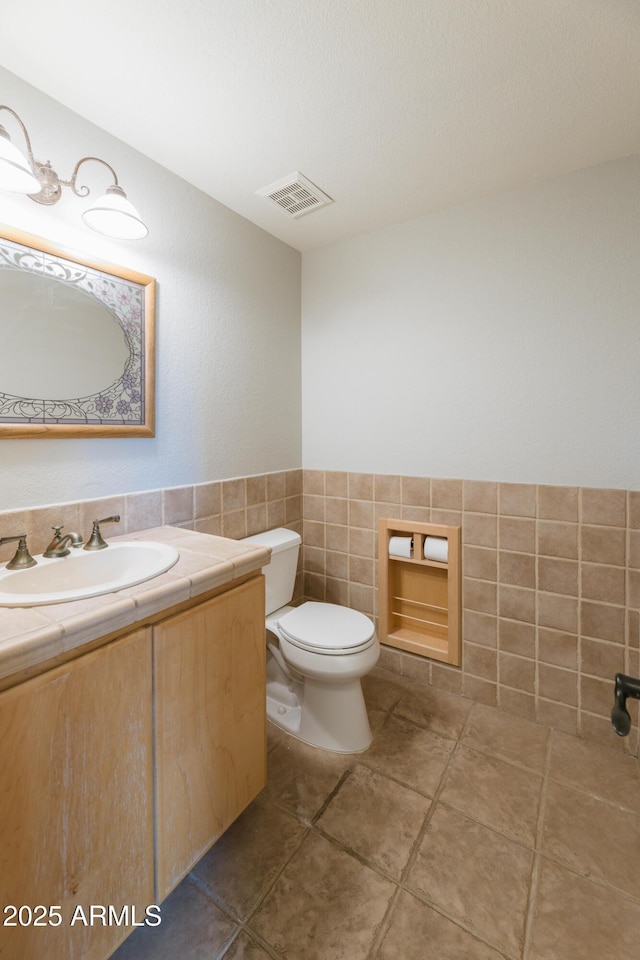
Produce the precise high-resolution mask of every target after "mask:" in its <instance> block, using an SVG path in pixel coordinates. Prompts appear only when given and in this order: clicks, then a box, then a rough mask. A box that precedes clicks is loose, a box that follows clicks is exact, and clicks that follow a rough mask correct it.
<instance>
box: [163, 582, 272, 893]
mask: <svg viewBox="0 0 640 960" xmlns="http://www.w3.org/2000/svg"><path fill="white" fill-rule="evenodd" d="M154 671H155V771H156V882H157V897H158V901H161V900H163V899H164V897H166V896H167V894H168V893H169V892H170V891H171V890H172V889H173V888H174V887H175V886H176V884H177V883H179V881H180V880H181V879H182V878H183V877H184V876H185V874H186V873H187V872H188V871H189V870H190V869H191V867H192V866H193V864H194V863H196V861H197V860H199V859H200V857H201V856H202V854H203V853H204V852H205V851H206V850H208V848H209V847H210V846H211V844H212V843H214V841H215V840H217V839H218V837H219V836H220V835H221V834H222V833H223V832H224V830H226V829H227V827H228V826H229V825H230V824H231V823H232V822H233V820H235V818H236V817H237V816H238V815H239V814H240V813H241V812H242V811H243V810H244V808H245V807H246V806H247V805H248V804H249V803H250V801H251V800H252V799H253V798H254V797H255V796H256V794H257V793H258V792H259V791H260V790H261V789H262V787H263V786H264V784H265V782H266V710H265V699H266V694H265V623H264V578H263V577H262V576H260V577H257V578H254V579H252V580H250V581H248V582H247V583H245V584H242V585H241V586H239V587H235V588H234V589H232V590H229V591H228V592H227V593H224V594H222V595H221V596H219V597H216V598H215V599H214V600H210V601H207V602H206V603H203V604H202V605H201V606H198V607H195V608H192V609H191V610H188V611H186V612H185V613H182V614H178V615H176V616H175V617H170V618H168V619H167V620H165V621H163V622H162V623H160V624H159V625H158V626H156V627H155V628H154Z"/></svg>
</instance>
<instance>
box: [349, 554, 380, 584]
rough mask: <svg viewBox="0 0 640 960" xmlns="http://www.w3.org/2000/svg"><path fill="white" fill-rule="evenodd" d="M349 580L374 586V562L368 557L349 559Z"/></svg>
mask: <svg viewBox="0 0 640 960" xmlns="http://www.w3.org/2000/svg"><path fill="white" fill-rule="evenodd" d="M349 580H350V581H351V582H354V583H365V584H368V585H370V586H373V582H374V580H373V560H369V559H368V558H367V557H349Z"/></svg>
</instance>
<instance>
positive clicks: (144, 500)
mask: <svg viewBox="0 0 640 960" xmlns="http://www.w3.org/2000/svg"><path fill="white" fill-rule="evenodd" d="M124 499H125V500H126V525H125V529H124V530H122V529H118V533H135V532H136V531H138V530H147V529H149V527H157V526H159V525H160V524H161V523H162V491H161V490H151V491H149V492H148V493H129V494H127V496H126V497H125V498H124ZM93 509H94V510H95V508H93ZM101 515H102V516H105V517H106V516H107V514H106V513H103V514H101ZM121 516H122V514H121ZM103 536H104V537H107V536H108V533H107V532H106V531H103Z"/></svg>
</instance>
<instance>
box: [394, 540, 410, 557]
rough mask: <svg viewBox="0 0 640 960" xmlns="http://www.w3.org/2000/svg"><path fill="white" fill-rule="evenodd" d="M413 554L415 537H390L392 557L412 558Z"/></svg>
mask: <svg viewBox="0 0 640 960" xmlns="http://www.w3.org/2000/svg"><path fill="white" fill-rule="evenodd" d="M412 554H413V537H389V556H390V557H410V556H411V555H412Z"/></svg>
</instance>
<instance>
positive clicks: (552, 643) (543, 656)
mask: <svg viewBox="0 0 640 960" xmlns="http://www.w3.org/2000/svg"><path fill="white" fill-rule="evenodd" d="M538 658H539V660H540V661H541V662H542V663H551V664H555V665H556V666H558V667H566V668H567V669H570V670H577V669H578V638H577V636H576V635H575V634H571V633H561V632H559V631H558V630H549V629H547V628H546V627H540V628H539V629H538Z"/></svg>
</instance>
